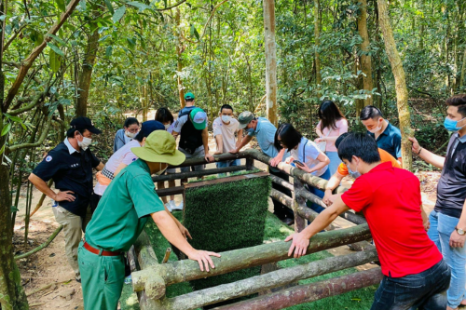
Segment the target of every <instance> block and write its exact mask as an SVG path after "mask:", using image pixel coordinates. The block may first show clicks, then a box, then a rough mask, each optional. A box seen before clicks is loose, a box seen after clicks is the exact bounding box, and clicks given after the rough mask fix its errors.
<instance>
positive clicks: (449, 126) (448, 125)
mask: <svg viewBox="0 0 466 310" xmlns="http://www.w3.org/2000/svg"><path fill="white" fill-rule="evenodd" d="M465 119H466V117H465V118H463V119H461V120H459V121H454V120H452V119H449V118H448V117H446V118H445V121H444V122H443V126H445V129H446V130H448V131H453V132H456V131H458V130H460V129H461V128H463V127H464V125H463V126H461V127H456V126H458V123H459V122H461V121H463V120H465Z"/></svg>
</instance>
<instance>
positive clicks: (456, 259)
mask: <svg viewBox="0 0 466 310" xmlns="http://www.w3.org/2000/svg"><path fill="white" fill-rule="evenodd" d="M446 103H447V105H448V109H447V117H446V119H445V122H444V126H445V128H446V129H447V130H449V131H452V132H453V134H452V135H451V138H450V142H449V144H448V147H447V154H446V156H445V157H442V156H439V155H436V154H434V153H431V152H429V151H428V150H426V149H424V148H423V147H421V146H420V145H419V143H418V142H417V140H416V139H415V138H409V140H411V142H413V152H414V153H416V154H417V155H418V156H419V157H421V158H422V159H423V160H425V161H426V162H428V163H430V164H432V165H434V166H435V167H437V168H439V169H442V175H441V177H440V180H439V182H438V185H437V202H436V204H435V208H434V210H433V211H432V213H431V214H430V216H429V220H430V229H429V231H428V235H429V237H430V238H431V239H432V240H433V241H434V242H435V243H436V245H437V247H438V248H439V249H440V251H441V252H442V255H443V257H444V259H445V261H446V262H447V264H448V265H449V266H450V269H451V282H450V288H449V289H448V290H447V298H448V303H447V305H448V306H447V310H452V309H457V308H458V306H459V305H466V290H465V288H464V284H465V282H466V269H465V265H466V248H465V247H464V243H465V240H466V211H465V209H466V94H462V95H457V96H454V97H451V98H449V99H448V100H447V101H446Z"/></svg>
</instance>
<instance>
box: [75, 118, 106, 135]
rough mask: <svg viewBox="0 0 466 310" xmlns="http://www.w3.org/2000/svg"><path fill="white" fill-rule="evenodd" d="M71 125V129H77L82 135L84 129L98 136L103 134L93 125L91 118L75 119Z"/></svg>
mask: <svg viewBox="0 0 466 310" xmlns="http://www.w3.org/2000/svg"><path fill="white" fill-rule="evenodd" d="M70 125H71V128H73V129H76V130H77V131H79V132H80V133H83V131H84V129H87V130H89V131H90V132H91V133H95V134H97V135H98V134H100V133H102V131H100V130H99V129H97V128H95V127H94V125H93V124H92V122H91V120H90V119H89V118H87V117H84V116H80V117H77V118H75V119H74V120H72V121H71V123H70Z"/></svg>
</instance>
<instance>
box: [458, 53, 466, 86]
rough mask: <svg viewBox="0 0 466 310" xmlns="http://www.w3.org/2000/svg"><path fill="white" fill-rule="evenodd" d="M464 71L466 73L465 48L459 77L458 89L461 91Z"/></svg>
mask: <svg viewBox="0 0 466 310" xmlns="http://www.w3.org/2000/svg"><path fill="white" fill-rule="evenodd" d="M465 71H466V48H465V49H464V55H463V64H462V65H461V76H460V83H459V89H461V88H462V87H463V86H464V73H465Z"/></svg>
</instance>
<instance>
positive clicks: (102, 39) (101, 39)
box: [98, 34, 110, 42]
mask: <svg viewBox="0 0 466 310" xmlns="http://www.w3.org/2000/svg"><path fill="white" fill-rule="evenodd" d="M109 36H110V35H109V34H107V35H104V36H103V37H102V38H100V39H99V41H98V42H102V41H105V40H107V39H108V37H109Z"/></svg>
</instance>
